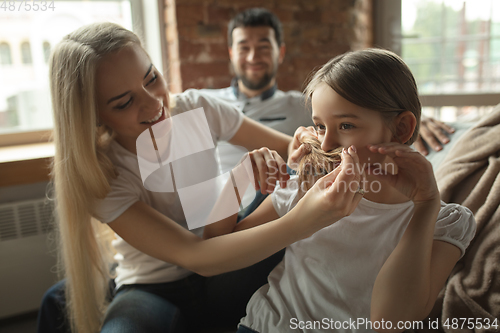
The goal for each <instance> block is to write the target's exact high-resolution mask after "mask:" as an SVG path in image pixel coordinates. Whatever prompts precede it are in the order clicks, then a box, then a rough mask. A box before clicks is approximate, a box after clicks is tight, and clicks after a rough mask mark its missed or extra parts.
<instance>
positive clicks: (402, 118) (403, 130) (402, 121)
mask: <svg viewBox="0 0 500 333" xmlns="http://www.w3.org/2000/svg"><path fill="white" fill-rule="evenodd" d="M416 126H417V119H416V118H415V115H414V114H413V113H412V112H411V111H403V112H402V113H400V114H399V115H398V116H397V117H396V118H395V119H394V128H395V133H394V137H393V140H394V141H396V142H400V143H405V142H407V141H408V140H410V139H411V137H412V136H413V132H414V131H415V127H416Z"/></svg>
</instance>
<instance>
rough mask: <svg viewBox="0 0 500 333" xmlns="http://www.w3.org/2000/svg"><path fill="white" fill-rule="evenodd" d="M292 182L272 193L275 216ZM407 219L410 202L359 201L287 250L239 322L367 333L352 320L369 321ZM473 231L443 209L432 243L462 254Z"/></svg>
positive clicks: (454, 208)
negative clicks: (385, 266)
mask: <svg viewBox="0 0 500 333" xmlns="http://www.w3.org/2000/svg"><path fill="white" fill-rule="evenodd" d="M297 180H298V178H297V176H292V178H291V179H290V180H289V181H288V183H287V187H286V188H281V187H277V188H276V190H275V192H274V193H273V194H272V195H271V197H272V202H273V205H274V208H275V210H276V212H277V213H278V215H279V216H283V215H285V214H286V213H287V212H288V211H290V210H291V209H292V208H293V207H294V206H295V205H296V204H297V202H298V199H299V198H298V197H297V192H298V191H297V189H298V181H297ZM412 215H413V202H411V201H408V202H405V203H400V204H380V203H375V202H372V201H369V200H366V199H364V198H363V199H361V202H360V203H359V205H358V207H357V208H356V209H355V211H354V212H353V213H352V214H351V215H350V216H347V217H345V218H343V219H341V220H339V221H337V222H335V223H334V224H332V225H331V226H329V227H326V228H324V229H322V230H320V231H318V232H316V233H315V234H314V235H312V236H311V237H309V238H307V239H304V240H301V241H298V242H296V243H294V244H292V245H290V246H288V247H287V248H286V252H285V257H284V259H283V261H282V262H281V263H279V264H278V265H277V266H276V268H275V269H274V270H273V271H272V272H271V273H270V275H269V278H268V282H269V283H268V284H266V285H264V286H263V287H261V288H260V289H259V290H257V291H256V292H255V294H254V295H253V296H252V298H251V299H250V301H249V303H248V305H247V316H246V317H245V318H243V319H242V320H241V324H243V325H245V326H246V327H249V328H251V329H253V330H256V331H258V332H261V333H264V332H273V333H274V332H294V331H297V332H373V331H372V330H371V329H369V327H368V328H367V326H353V325H352V322H355V323H357V320H358V318H359V319H360V320H361V319H365V320H369V319H370V302H371V294H372V290H373V285H374V283H375V279H376V277H377V275H378V272H379V271H380V269H381V268H382V266H383V264H384V263H385V261H386V259H387V258H388V257H389V255H390V254H391V253H392V251H393V250H394V248H395V247H396V245H397V244H398V242H399V240H400V239H401V237H402V235H403V233H404V231H405V229H406V227H407V225H408V222H409V221H410V219H411V217H412ZM475 227H476V225H475V220H474V217H473V215H472V213H471V211H470V210H468V209H467V208H465V207H462V206H460V205H457V204H445V203H442V204H441V211H440V212H439V216H438V220H437V222H436V227H435V231H434V239H435V240H440V241H444V242H448V243H451V244H453V245H455V246H457V247H458V248H459V249H460V250H461V252H462V255H463V254H464V252H465V249H466V248H467V246H468V245H469V242H470V241H471V239H472V238H473V236H474V233H475ZM344 323H348V324H344ZM395 324H396V323H394V325H395ZM314 325H316V326H314ZM331 325H337V326H338V325H342V327H341V328H340V329H338V328H337V329H335V327H333V326H331ZM308 327H309V328H308Z"/></svg>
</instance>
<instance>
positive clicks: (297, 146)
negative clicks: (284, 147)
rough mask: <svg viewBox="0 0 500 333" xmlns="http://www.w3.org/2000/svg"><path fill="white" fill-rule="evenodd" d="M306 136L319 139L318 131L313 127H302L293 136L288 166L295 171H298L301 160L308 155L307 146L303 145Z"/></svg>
mask: <svg viewBox="0 0 500 333" xmlns="http://www.w3.org/2000/svg"><path fill="white" fill-rule="evenodd" d="M306 136H312V137H315V138H318V135H317V133H316V130H315V129H314V127H313V126H309V127H307V128H306V127H304V126H300V127H299V128H297V130H296V131H295V134H294V135H293V140H292V144H291V145H290V150H289V151H288V166H289V167H290V168H292V169H293V170H297V167H298V165H299V161H300V159H301V158H302V156H304V154H306V153H307V151H306V146H304V145H303V144H302V143H301V142H302V141H303V138H304V137H306Z"/></svg>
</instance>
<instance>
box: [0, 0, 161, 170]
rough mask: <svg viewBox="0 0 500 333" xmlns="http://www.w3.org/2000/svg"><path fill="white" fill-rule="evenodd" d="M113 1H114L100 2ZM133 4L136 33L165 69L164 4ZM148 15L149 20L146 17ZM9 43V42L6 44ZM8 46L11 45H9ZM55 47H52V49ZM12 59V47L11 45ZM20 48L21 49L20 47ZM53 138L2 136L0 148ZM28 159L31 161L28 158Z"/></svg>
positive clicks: (40, 133)
mask: <svg viewBox="0 0 500 333" xmlns="http://www.w3.org/2000/svg"><path fill="white" fill-rule="evenodd" d="M64 1H75V2H77V1H82V0H64ZM99 1H113V0H99ZM129 1H130V4H131V13H132V25H133V27H134V32H135V33H136V34H137V35H138V36H139V37H140V38H141V40H142V41H143V42H144V47H145V48H146V50H147V51H148V54H149V55H150V56H151V58H152V60H153V62H154V63H155V65H156V67H157V68H163V70H164V72H165V66H166V64H167V61H166V60H167V58H166V52H165V50H166V41H165V31H164V30H165V29H164V26H165V23H164V19H163V17H164V15H163V12H164V9H165V8H164V4H163V1H161V0H156V1H151V0H129ZM146 13H147V20H146V19H145V17H146V16H145V15H146ZM6 43H7V42H6ZM7 45H9V44H8V43H7ZM53 46H54V45H51V48H52V47H53ZM9 47H10V52H11V59H12V46H11V45H9ZM19 47H21V46H20V45H19ZM51 136H52V129H47V130H33V131H23V132H13V133H2V134H0V148H1V147H11V146H18V145H27V144H35V143H43V142H48V141H49V140H50V138H51ZM26 159H30V157H29V156H27V158H26ZM0 163H1V162H0Z"/></svg>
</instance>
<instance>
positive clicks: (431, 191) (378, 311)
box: [368, 143, 473, 332]
mask: <svg viewBox="0 0 500 333" xmlns="http://www.w3.org/2000/svg"><path fill="white" fill-rule="evenodd" d="M368 148H369V149H370V150H371V151H372V152H378V153H380V154H384V155H389V156H390V157H392V158H393V160H394V162H395V163H396V164H397V166H398V173H397V174H396V175H390V174H386V175H378V176H377V177H380V179H381V180H384V181H386V182H387V183H388V184H390V185H391V186H393V187H394V188H396V189H398V190H399V191H400V192H401V193H402V194H403V195H405V196H406V197H408V198H409V199H410V200H412V201H413V203H414V212H413V216H412V218H411V220H410V222H409V224H408V226H407V228H406V230H405V232H404V234H403V236H402V238H401V240H400V241H399V243H398V245H397V246H396V248H395V249H394V251H393V252H392V253H391V255H390V256H389V258H388V259H387V260H386V262H385V263H384V265H383V266H382V269H381V270H380V272H379V274H378V276H377V279H376V281H375V285H374V287H373V292H372V302H371V320H372V321H379V322H380V321H381V320H382V319H384V320H385V321H391V322H392V325H393V327H396V324H397V322H398V321H407V320H408V321H415V320H423V319H425V317H427V315H428V314H429V313H430V311H431V310H432V307H433V306H434V303H435V301H436V298H437V296H438V294H439V292H440V290H441V288H442V287H443V285H444V284H445V282H446V280H447V278H448V276H449V275H450V273H451V271H452V269H453V267H454V266H455V263H456V262H457V261H458V259H459V258H460V254H461V251H460V249H459V248H458V247H457V246H455V245H452V244H451V243H448V242H444V241H440V240H435V239H434V233H435V227H436V221H438V214H439V212H440V208H441V202H440V198H439V191H438V189H437V185H436V181H435V178H434V174H433V171H432V166H431V164H430V162H429V161H427V159H425V157H424V156H422V155H421V154H420V153H419V152H416V151H413V150H412V149H411V148H410V147H408V146H406V145H402V144H397V143H388V144H380V145H372V146H369V147H368ZM371 171H374V170H371ZM372 174H374V175H376V174H377V173H376V172H373V173H372ZM457 215H458V214H457ZM465 215H467V214H465ZM470 216H471V215H470ZM467 219H470V218H469V217H467ZM466 222H467V221H466ZM468 231H470V230H468ZM468 234H470V232H469V233H468ZM472 234H473V233H472ZM382 331H384V330H381V331H380V332H382ZM387 331H391V332H394V330H387ZM400 331H402V330H400Z"/></svg>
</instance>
